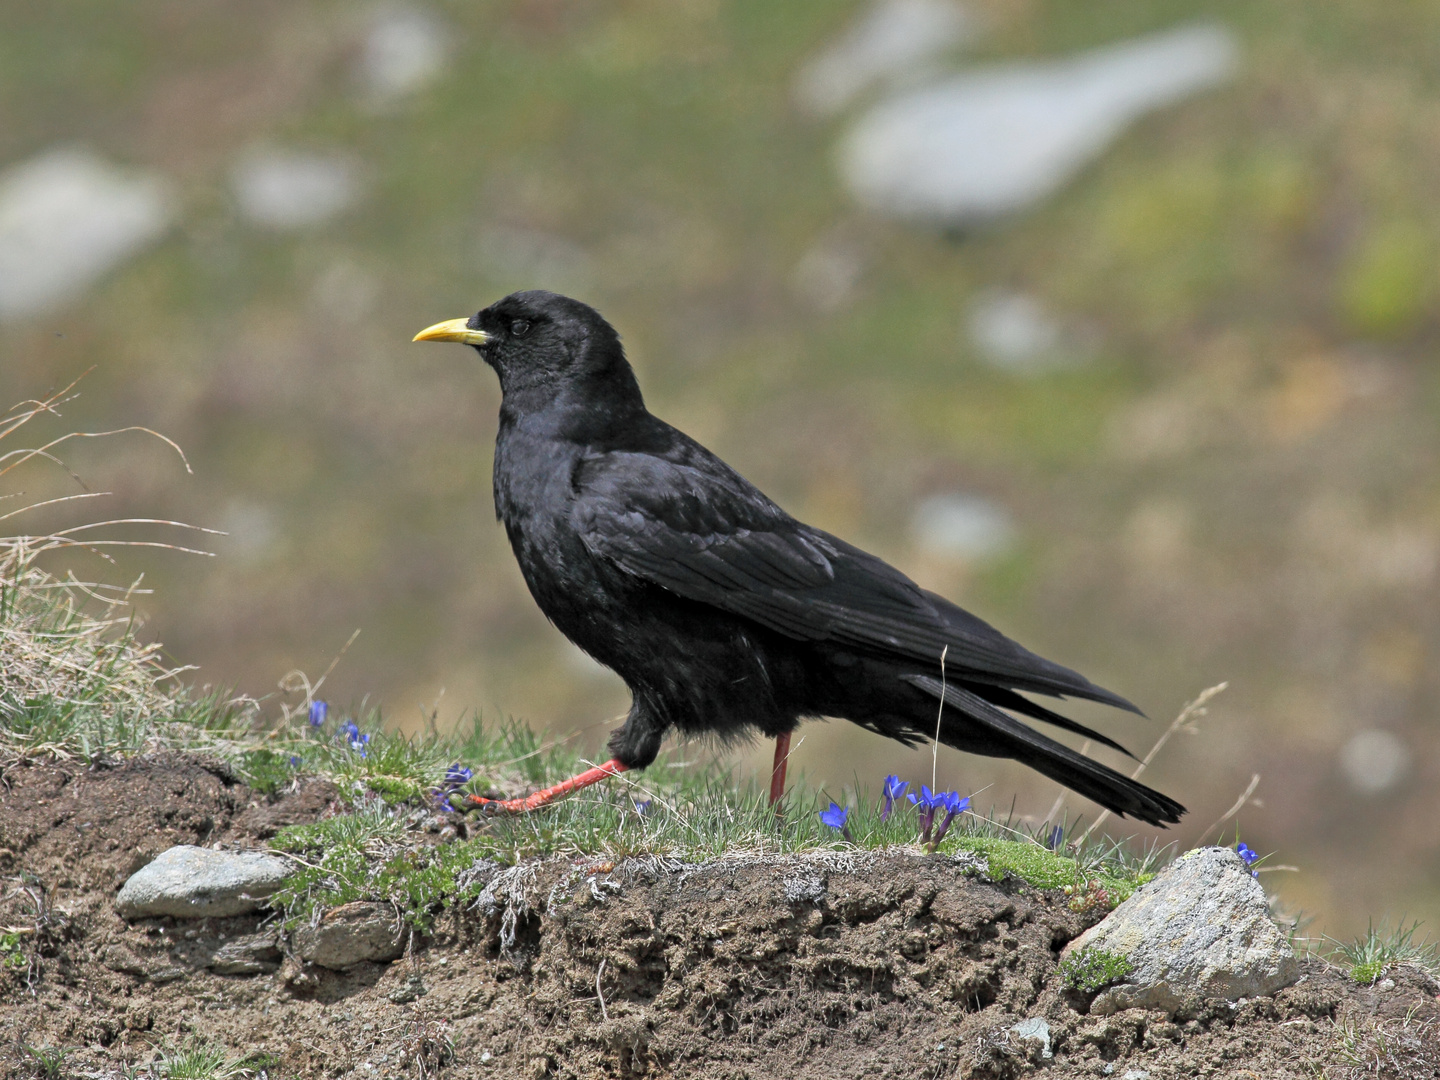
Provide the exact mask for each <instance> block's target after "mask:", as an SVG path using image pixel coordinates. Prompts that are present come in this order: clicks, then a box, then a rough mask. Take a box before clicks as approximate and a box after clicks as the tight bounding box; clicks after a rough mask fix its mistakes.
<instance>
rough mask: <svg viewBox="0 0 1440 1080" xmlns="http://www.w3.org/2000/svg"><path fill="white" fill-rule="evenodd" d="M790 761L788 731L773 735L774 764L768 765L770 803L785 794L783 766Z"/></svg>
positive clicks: (772, 804)
mask: <svg viewBox="0 0 1440 1080" xmlns="http://www.w3.org/2000/svg"><path fill="white" fill-rule="evenodd" d="M789 761H790V732H788V731H787V732H785V734H783V735H776V736H775V764H774V765H772V766H771V767H770V805H771V806H774V805H775V804H776V803H778V802H779V801H780V799H781V797H782V796H784V794H785V766H786V764H787V763H788V762H789Z"/></svg>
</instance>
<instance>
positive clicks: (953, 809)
mask: <svg viewBox="0 0 1440 1080" xmlns="http://www.w3.org/2000/svg"><path fill="white" fill-rule="evenodd" d="M935 804H936V806H937V807H939V806H943V807H945V818H944V820H943V821H941V822H940V827H939V828H938V829H936V830H935V836H934V838H933V839H931V841H930V850H931V851H934V850H935V849H936V848H938V847H939V846H940V841H941V840H943V839H945V833H946V832H947V831H948V830H949V828H950V823H951V822H952V821H954V820H955V819H956V818H957V817H959V816H960V815H961V814H963V813H964V812H965V811H966V810H968V809H970V797H969V796H968V795H967V796H965V797H964V798H963V799H962V798H961V797H960V794H959V793H958V792H955V791H946V792H943V793H942V794H940V795H937V796H936V797H935Z"/></svg>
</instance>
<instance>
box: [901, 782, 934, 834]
mask: <svg viewBox="0 0 1440 1080" xmlns="http://www.w3.org/2000/svg"><path fill="white" fill-rule="evenodd" d="M905 797H906V798H907V799H909V800H910V801H911V802H912V803H914V804H915V809H916V810H917V811H919V813H920V843H922V844H928V843H930V830H931V829H933V828H934V827H935V811H936V809H937V808H938V807H939V806H940V805H941V801H940V799H939V797H938V796H937V795H936V794H935V793H934V792H933V791H931V790H930V789H929V788H928V787H927V786H925V785H924V784H921V785H920V794H919V795H916V794H915V793H914V792H911V793H910V794H909V795H906V796H905Z"/></svg>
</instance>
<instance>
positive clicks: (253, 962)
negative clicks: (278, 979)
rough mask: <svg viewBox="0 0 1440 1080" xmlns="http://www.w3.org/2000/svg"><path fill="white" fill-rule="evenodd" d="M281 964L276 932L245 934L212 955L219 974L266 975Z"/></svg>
mask: <svg viewBox="0 0 1440 1080" xmlns="http://www.w3.org/2000/svg"><path fill="white" fill-rule="evenodd" d="M279 966H280V948H279V946H278V945H277V944H276V942H275V935H274V934H245V935H243V936H241V937H237V938H233V939H231V940H230V941H227V942H226V943H225V944H224V945H221V946H220V948H218V949H216V950H215V952H214V954H213V955H212V956H211V957H210V970H212V971H214V972H215V973H216V974H217V975H265V974H268V973H270V972H272V971H274V970H275V969H276V968H278V967H279Z"/></svg>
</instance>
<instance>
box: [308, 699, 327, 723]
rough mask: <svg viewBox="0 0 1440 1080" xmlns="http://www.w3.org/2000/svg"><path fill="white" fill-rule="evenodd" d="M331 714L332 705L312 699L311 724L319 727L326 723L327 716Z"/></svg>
mask: <svg viewBox="0 0 1440 1080" xmlns="http://www.w3.org/2000/svg"><path fill="white" fill-rule="evenodd" d="M329 715H330V706H329V704H328V703H327V702H324V701H312V702H311V703H310V726H311V727H319V726H320V725H321V724H323V723H325V717H327V716H329Z"/></svg>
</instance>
